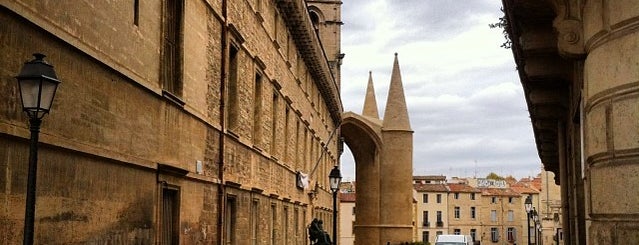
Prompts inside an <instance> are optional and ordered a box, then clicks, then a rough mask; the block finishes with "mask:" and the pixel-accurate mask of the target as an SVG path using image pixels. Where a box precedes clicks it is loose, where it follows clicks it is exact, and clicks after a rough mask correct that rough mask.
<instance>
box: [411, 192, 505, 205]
mask: <svg viewBox="0 0 639 245" xmlns="http://www.w3.org/2000/svg"><path fill="white" fill-rule="evenodd" d="M459 194H460V193H457V192H455V193H453V198H454V199H459ZM468 194H469V198H470V200H476V195H475V193H468ZM436 197H437V203H442V194H436ZM497 201H498V197H494V196H493V197H491V198H490V203H497ZM513 201H514V197H508V203H513ZM422 203H428V194H427V193H424V194H422Z"/></svg>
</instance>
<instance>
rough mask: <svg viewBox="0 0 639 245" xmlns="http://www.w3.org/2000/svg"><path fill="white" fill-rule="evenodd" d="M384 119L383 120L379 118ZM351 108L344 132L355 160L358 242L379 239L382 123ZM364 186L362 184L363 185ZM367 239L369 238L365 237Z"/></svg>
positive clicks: (343, 117) (342, 126)
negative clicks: (353, 111) (354, 111)
mask: <svg viewBox="0 0 639 245" xmlns="http://www.w3.org/2000/svg"><path fill="white" fill-rule="evenodd" d="M379 122H381V121H379ZM379 122H374V119H370V118H368V117H364V116H361V115H358V114H355V113H352V112H347V113H344V114H343V116H342V125H341V129H340V132H341V136H342V137H343V138H344V142H345V143H346V144H347V145H348V147H349V148H350V150H351V152H352V153H353V157H354V160H355V181H356V183H357V187H356V188H357V198H356V200H355V206H356V207H357V209H356V214H355V215H356V218H355V222H356V224H355V226H354V227H353V228H354V233H355V237H357V243H358V244H367V242H366V240H368V239H373V240H369V241H372V242H373V243H368V244H375V243H376V242H378V239H379V236H380V230H379V226H378V224H380V223H381V211H382V210H381V193H380V192H381V189H380V188H381V187H380V183H381V179H380V162H381V149H382V139H381V123H379ZM360 187H361V188H360ZM365 239H366V240H365Z"/></svg>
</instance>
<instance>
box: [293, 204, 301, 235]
mask: <svg viewBox="0 0 639 245" xmlns="http://www.w3.org/2000/svg"><path fill="white" fill-rule="evenodd" d="M299 226H300V215H299V210H298V209H297V208H295V209H294V210H293V229H295V244H297V243H298V240H299V239H300V229H299Z"/></svg>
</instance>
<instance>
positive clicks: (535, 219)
mask: <svg viewBox="0 0 639 245" xmlns="http://www.w3.org/2000/svg"><path fill="white" fill-rule="evenodd" d="M532 219H533V222H534V223H535V225H534V229H535V244H536V245H538V244H539V238H538V234H537V230H538V229H539V228H540V227H541V225H539V223H538V222H539V215H537V210H535V208H534V207H533V210H532Z"/></svg>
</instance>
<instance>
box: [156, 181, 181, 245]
mask: <svg viewBox="0 0 639 245" xmlns="http://www.w3.org/2000/svg"><path fill="white" fill-rule="evenodd" d="M179 214H180V202H179V191H178V189H177V188H173V187H166V186H165V187H163V188H162V217H161V221H160V222H161V226H162V228H161V231H160V240H161V241H162V244H178V243H179V241H180V230H179V229H180V226H179V221H180V218H179Z"/></svg>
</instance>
